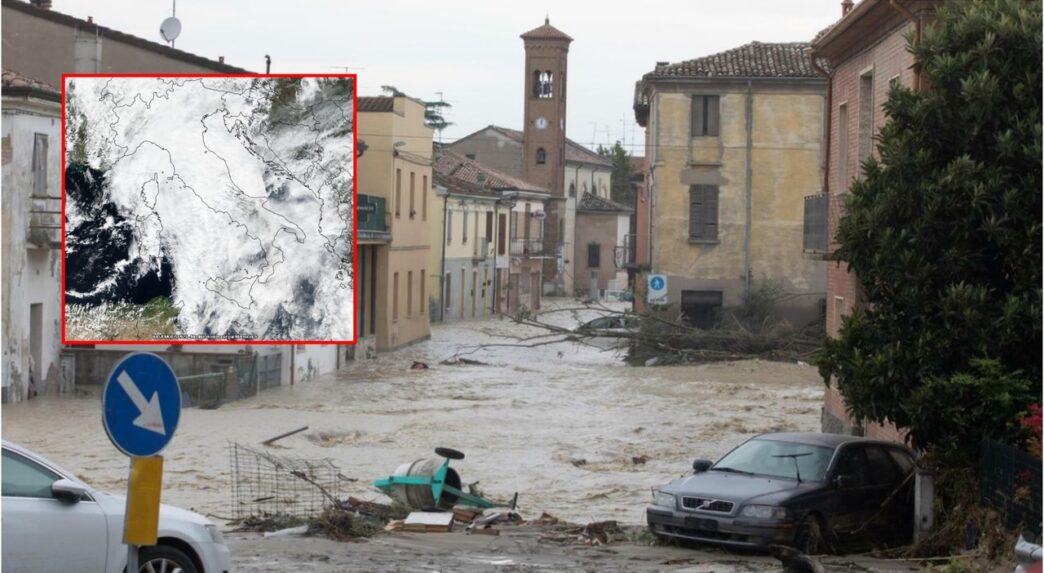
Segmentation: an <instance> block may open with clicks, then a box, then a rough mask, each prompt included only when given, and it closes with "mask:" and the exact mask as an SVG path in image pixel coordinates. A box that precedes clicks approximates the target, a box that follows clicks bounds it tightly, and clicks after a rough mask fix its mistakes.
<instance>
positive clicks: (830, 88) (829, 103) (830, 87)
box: [808, 48, 834, 195]
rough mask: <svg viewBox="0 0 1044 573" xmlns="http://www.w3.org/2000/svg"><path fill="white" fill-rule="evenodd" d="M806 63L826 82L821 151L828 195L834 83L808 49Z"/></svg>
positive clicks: (824, 183) (825, 190)
mask: <svg viewBox="0 0 1044 573" xmlns="http://www.w3.org/2000/svg"><path fill="white" fill-rule="evenodd" d="M808 63H809V65H811V66H812V69H813V70H815V71H816V73H818V74H819V75H821V76H823V77H824V78H826V80H827V93H826V118H825V119H826V121H825V122H824V123H825V124H826V127H825V134H826V136H825V137H824V139H825V140H826V145H825V149H824V151H823V194H824V195H825V194H829V193H830V125H831V123H833V121H832V120H833V117H834V113H833V105H834V103H833V102H834V81H833V79H834V78H833V77H832V76H831V75H830V74H829V73H827V71H826V70H824V69H823V68H822V66H820V65H819V64H818V63H817V62H816V55H815V52H814V51H813V50H812V49H811V48H810V49H809V50H808Z"/></svg>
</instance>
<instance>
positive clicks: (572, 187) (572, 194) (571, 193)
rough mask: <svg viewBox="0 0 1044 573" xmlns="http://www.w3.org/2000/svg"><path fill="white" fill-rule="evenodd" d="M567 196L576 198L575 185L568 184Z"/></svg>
mask: <svg viewBox="0 0 1044 573" xmlns="http://www.w3.org/2000/svg"><path fill="white" fill-rule="evenodd" d="M569 196H570V197H576V183H570V184H569Z"/></svg>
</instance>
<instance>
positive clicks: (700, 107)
mask: <svg viewBox="0 0 1044 573" xmlns="http://www.w3.org/2000/svg"><path fill="white" fill-rule="evenodd" d="M691 115H692V117H691V119H692V136H693V137H717V136H718V132H719V131H720V129H719V128H720V125H721V114H720V113H719V110H718V96H716V95H695V96H692V114H691Z"/></svg>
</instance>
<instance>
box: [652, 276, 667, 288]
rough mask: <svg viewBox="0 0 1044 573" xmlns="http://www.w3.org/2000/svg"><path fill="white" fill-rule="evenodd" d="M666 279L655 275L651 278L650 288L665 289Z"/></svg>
mask: <svg viewBox="0 0 1044 573" xmlns="http://www.w3.org/2000/svg"><path fill="white" fill-rule="evenodd" d="M665 283H666V281H664V280H663V277H661V276H655V277H652V278H651V279H649V288H651V289H653V290H663V287H664V285H665Z"/></svg>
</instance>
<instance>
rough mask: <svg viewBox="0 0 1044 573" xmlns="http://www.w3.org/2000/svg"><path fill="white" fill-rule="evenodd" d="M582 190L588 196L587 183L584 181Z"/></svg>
mask: <svg viewBox="0 0 1044 573" xmlns="http://www.w3.org/2000/svg"><path fill="white" fill-rule="evenodd" d="M581 189H582V190H583V192H584V195H587V181H584V183H583V186H582V187H581Z"/></svg>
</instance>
